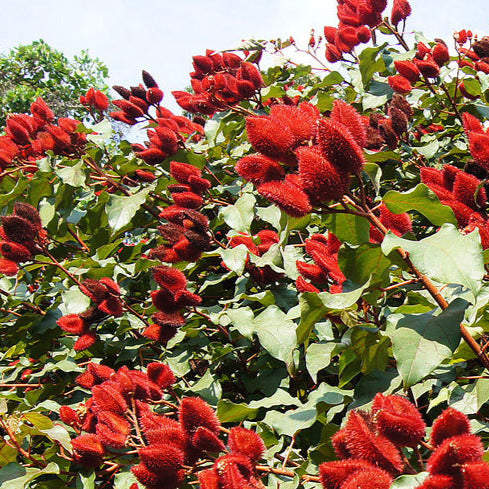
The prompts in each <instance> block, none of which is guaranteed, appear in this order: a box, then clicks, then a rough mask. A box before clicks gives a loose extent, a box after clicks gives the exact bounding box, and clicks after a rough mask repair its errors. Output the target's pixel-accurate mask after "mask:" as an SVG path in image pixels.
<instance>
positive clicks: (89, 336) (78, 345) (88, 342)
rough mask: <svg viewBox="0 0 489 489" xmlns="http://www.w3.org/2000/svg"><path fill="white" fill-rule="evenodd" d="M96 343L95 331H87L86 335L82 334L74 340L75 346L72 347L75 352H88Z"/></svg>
mask: <svg viewBox="0 0 489 489" xmlns="http://www.w3.org/2000/svg"><path fill="white" fill-rule="evenodd" d="M96 342H97V334H96V333H95V331H87V332H86V333H83V334H82V335H81V336H80V337H79V338H78V340H76V342H75V344H74V345H73V349H74V350H75V351H83V350H88V349H89V348H91V347H92V346H93V345H95V343H96Z"/></svg>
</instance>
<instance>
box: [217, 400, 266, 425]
mask: <svg viewBox="0 0 489 489" xmlns="http://www.w3.org/2000/svg"><path fill="white" fill-rule="evenodd" d="M257 414H258V409H251V408H250V407H248V406H247V405H246V404H244V403H240V404H236V403H234V402H232V401H230V400H229V399H221V400H220V401H219V402H218V403H217V417H218V418H219V420H220V421H221V423H238V422H240V421H244V420H245V419H254V418H255V417H256V415H257Z"/></svg>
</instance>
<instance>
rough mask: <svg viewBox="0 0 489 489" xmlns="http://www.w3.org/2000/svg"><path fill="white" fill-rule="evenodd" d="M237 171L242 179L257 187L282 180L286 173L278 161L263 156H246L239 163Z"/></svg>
mask: <svg viewBox="0 0 489 489" xmlns="http://www.w3.org/2000/svg"><path fill="white" fill-rule="evenodd" d="M235 169H236V172H237V173H238V174H239V175H240V176H241V177H243V178H244V179H245V180H247V181H249V182H252V183H254V184H255V185H259V184H261V183H265V182H270V181H274V180H281V179H282V178H283V177H284V173H285V172H284V169H283V167H282V165H281V164H280V163H279V162H278V161H276V160H274V159H272V158H269V157H268V156H264V155H261V154H254V155H249V156H245V157H244V158H242V159H241V160H239V161H238V163H237V164H236V167H235Z"/></svg>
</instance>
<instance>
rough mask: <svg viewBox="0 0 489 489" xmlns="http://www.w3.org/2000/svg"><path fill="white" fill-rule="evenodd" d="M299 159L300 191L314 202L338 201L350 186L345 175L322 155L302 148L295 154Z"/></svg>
mask: <svg viewBox="0 0 489 489" xmlns="http://www.w3.org/2000/svg"><path fill="white" fill-rule="evenodd" d="M296 154H297V156H298V159H299V176H300V179H301V184H302V185H301V186H302V189H303V190H304V191H305V192H306V193H307V194H308V195H309V197H310V198H311V199H312V201H314V202H328V201H330V200H338V199H339V198H340V197H341V196H342V195H344V194H345V193H346V191H347V190H348V187H349V184H350V178H349V175H348V174H347V173H342V172H339V171H338V170H337V168H336V167H335V166H333V165H332V164H331V163H330V162H329V161H328V160H327V159H326V158H324V157H323V156H322V154H321V153H320V152H319V151H318V150H316V149H313V148H309V147H304V148H300V149H298V150H297V152H296Z"/></svg>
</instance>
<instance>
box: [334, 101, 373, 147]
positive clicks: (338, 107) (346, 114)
mask: <svg viewBox="0 0 489 489" xmlns="http://www.w3.org/2000/svg"><path fill="white" fill-rule="evenodd" d="M330 117H331V120H333V121H335V122H339V123H340V124H343V125H344V126H345V127H346V128H347V129H348V131H350V134H351V135H352V136H353V138H354V139H355V141H356V142H357V143H358V145H359V146H361V147H364V146H365V144H366V142H367V133H366V131H365V125H364V124H363V121H362V117H361V116H360V114H359V113H358V112H357V111H356V110H355V108H354V107H352V106H351V105H350V104H347V103H346V102H344V101H343V100H340V99H336V100H335V102H334V105H333V110H332V112H331V116H330Z"/></svg>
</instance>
